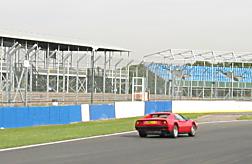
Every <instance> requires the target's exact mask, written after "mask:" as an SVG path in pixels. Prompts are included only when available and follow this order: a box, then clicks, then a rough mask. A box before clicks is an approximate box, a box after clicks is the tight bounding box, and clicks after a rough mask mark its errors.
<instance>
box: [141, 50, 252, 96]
mask: <svg viewBox="0 0 252 164" xmlns="http://www.w3.org/2000/svg"><path fill="white" fill-rule="evenodd" d="M197 62H198V63H200V64H197ZM143 63H144V66H145V67H146V68H147V71H146V73H145V77H146V78H147V79H149V78H148V76H149V74H150V73H149V72H152V73H154V76H155V78H154V80H153V82H152V83H153V86H150V85H148V83H149V82H150V79H149V80H147V86H148V88H149V90H151V94H152V95H154V98H156V97H157V96H159V97H160V96H162V95H163V96H164V98H165V99H167V98H168V99H243V100H244V99H246V100H247V99H249V100H250V99H252V68H251V66H252V53H237V52H217V51H199V50H179V49H167V50H164V51H160V52H156V53H152V54H148V55H145V56H144V57H143ZM237 65H238V66H237ZM154 66H155V67H156V70H155V69H154ZM195 66H202V67H204V69H202V68H200V69H198V70H197V71H201V73H198V74H201V75H203V76H205V74H206V73H207V71H208V70H207V69H209V70H211V71H208V72H211V74H212V75H211V76H212V78H211V79H210V80H197V79H193V78H190V76H192V74H193V72H189V69H190V68H191V70H195V69H196V68H195ZM162 67H165V68H166V72H165V71H163V72H162V71H160V68H162ZM217 68H218V69H217ZM245 68H246V69H248V70H249V71H247V72H246V73H244V75H242V76H247V77H248V76H249V78H247V79H251V80H250V81H246V82H244V81H240V79H241V78H242V77H240V76H241V75H239V76H238V75H236V74H235V71H239V69H240V70H242V69H245ZM225 69H226V70H229V71H223V70H225ZM213 70H216V71H213ZM158 71H160V72H158ZM188 72H189V73H188ZM168 74H169V75H170V76H169V77H168ZM216 74H221V75H222V76H223V77H225V78H226V79H229V81H221V80H216V78H214V77H215V76H216ZM250 77H251V78H250ZM157 79H158V80H157ZM162 83H164V87H162V85H163V84H162ZM160 84H161V86H160ZM157 86H159V90H161V91H160V92H157Z"/></svg>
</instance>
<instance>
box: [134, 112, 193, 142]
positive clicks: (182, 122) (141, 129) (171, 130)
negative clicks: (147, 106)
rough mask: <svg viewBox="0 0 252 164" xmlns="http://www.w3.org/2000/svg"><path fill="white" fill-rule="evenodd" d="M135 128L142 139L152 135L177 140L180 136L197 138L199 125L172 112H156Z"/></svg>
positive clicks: (138, 122) (141, 120) (142, 120)
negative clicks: (168, 136)
mask: <svg viewBox="0 0 252 164" xmlns="http://www.w3.org/2000/svg"><path fill="white" fill-rule="evenodd" d="M135 128H136V130H137V131H138V133H139V136H140V137H146V136H147V135H148V134H150V135H160V136H166V135H170V136H171V137H173V138H177V137H178V135H179V134H189V136H195V134H196V130H197V128H198V125H197V123H196V122H195V121H193V120H191V119H187V118H186V117H184V116H182V115H180V114H176V113H170V112H156V113H152V114H148V115H146V116H145V117H144V118H141V119H139V120H137V121H136V124H135Z"/></svg>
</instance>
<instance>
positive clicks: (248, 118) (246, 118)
mask: <svg viewBox="0 0 252 164" xmlns="http://www.w3.org/2000/svg"><path fill="white" fill-rule="evenodd" d="M238 120H252V115H243V116H241V117H239V118H238Z"/></svg>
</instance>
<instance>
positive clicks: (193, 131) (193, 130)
mask: <svg viewBox="0 0 252 164" xmlns="http://www.w3.org/2000/svg"><path fill="white" fill-rule="evenodd" d="M196 130H197V127H196V126H195V125H194V124H193V125H192V128H191V132H190V133H188V135H189V136H190V137H194V136H195V135H196Z"/></svg>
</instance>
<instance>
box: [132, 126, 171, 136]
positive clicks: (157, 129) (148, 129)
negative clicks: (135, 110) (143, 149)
mask: <svg viewBox="0 0 252 164" xmlns="http://www.w3.org/2000/svg"><path fill="white" fill-rule="evenodd" d="M136 130H137V131H141V132H145V133H146V134H161V133H168V127H167V126H136Z"/></svg>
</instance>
